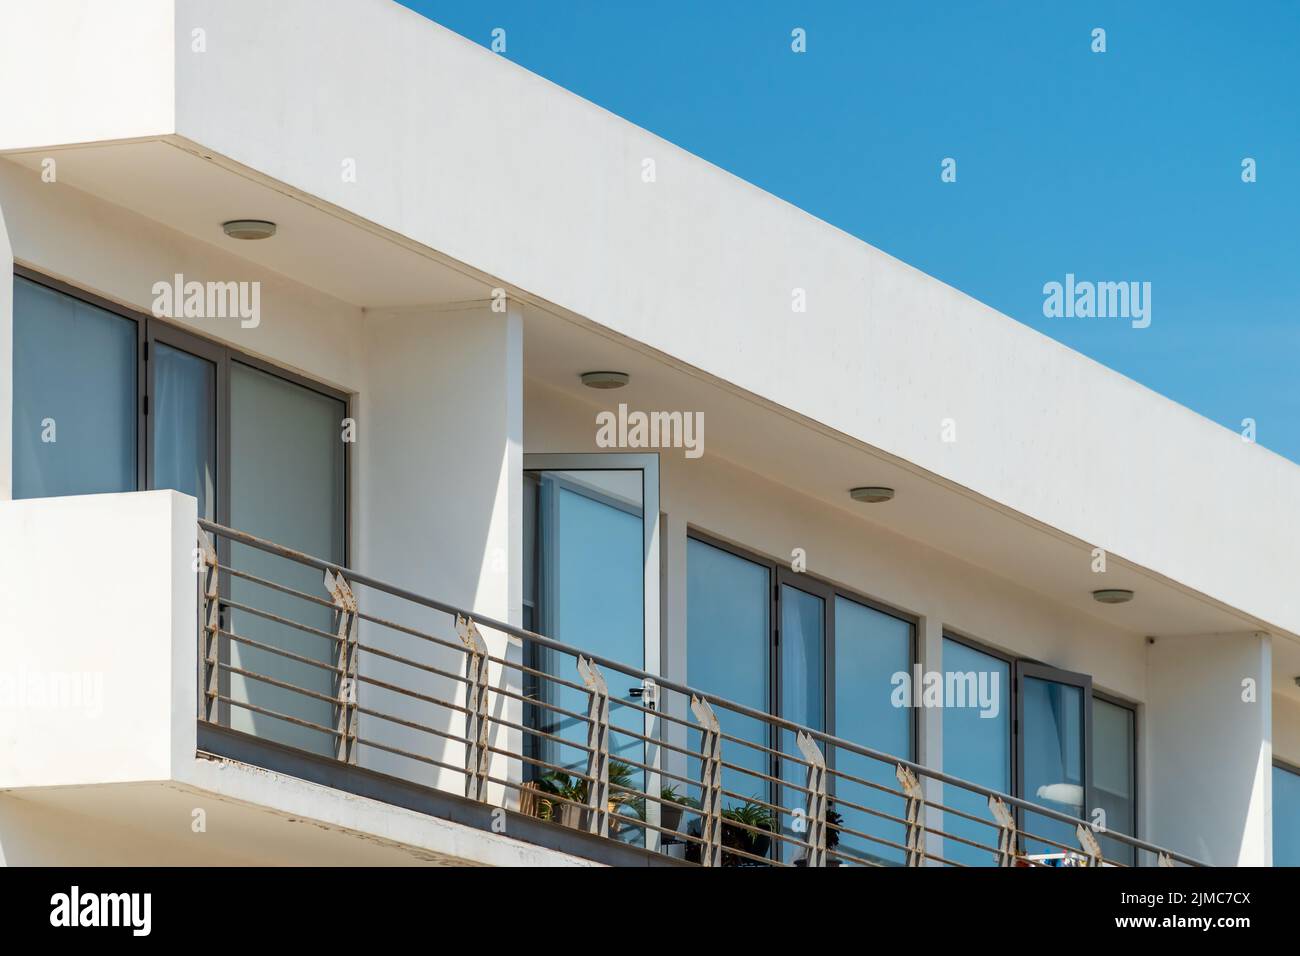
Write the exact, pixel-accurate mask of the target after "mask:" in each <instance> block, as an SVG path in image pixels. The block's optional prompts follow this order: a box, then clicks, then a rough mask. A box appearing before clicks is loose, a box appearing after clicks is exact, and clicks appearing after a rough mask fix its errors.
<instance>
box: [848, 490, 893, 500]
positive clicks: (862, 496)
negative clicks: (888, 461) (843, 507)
mask: <svg viewBox="0 0 1300 956" xmlns="http://www.w3.org/2000/svg"><path fill="white" fill-rule="evenodd" d="M849 496H850V497H852V498H853V500H854V501H865V502H867V503H869V504H873V505H874V504H879V503H880V502H882V501H889V500H890V499H892V498H893V497H894V489H893V488H881V487H879V486H870V487H864V488H850V489H849Z"/></svg>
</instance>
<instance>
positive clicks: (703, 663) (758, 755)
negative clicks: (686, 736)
mask: <svg viewBox="0 0 1300 956" xmlns="http://www.w3.org/2000/svg"><path fill="white" fill-rule="evenodd" d="M771 594H772V583H771V575H770V573H769V571H768V569H767V568H766V567H764V566H763V565H761V564H756V563H755V562H753V561H747V560H745V559H744V558H741V557H738V556H737V555H734V554H732V553H731V552H729V551H724V550H723V549H721V548H716V547H714V546H713V545H710V544H706V543H704V542H703V541H699V540H697V539H695V538H690V539H688V541H687V545H686V628H687V653H686V658H687V682H688V683H689V684H691V685H692V686H693V687H698V688H699V689H700V690H702V691H705V692H706V693H711V694H716V695H718V696H719V697H725V698H726V699H727V700H731V701H735V702H736V703H738V704H744V705H745V706H746V707H751V708H753V709H754V710H759V711H763V712H764V713H766V712H767V711H768V710H769V706H770V697H769V687H770V683H769V663H768V661H769V657H768V655H769V653H770V649H771V640H772V633H771V617H770V613H769V612H770V607H771ZM718 722H719V723H720V724H721V726H722V730H723V732H724V733H728V734H731V735H732V736H734V737H739V738H740V739H742V740H747V741H751V742H753V743H755V744H759V745H761V746H764V747H768V746H771V742H770V741H769V739H768V735H767V728H766V725H765V724H764V723H763V722H760V721H757V720H753V719H751V718H749V717H743V716H741V715H739V714H736V713H733V712H731V711H729V710H723V709H719V710H718ZM689 747H690V748H691V750H692V751H694V752H696V753H698V752H699V748H700V735H699V733H698V732H696V731H691V734H690V741H689ZM723 754H724V759H726V760H727V762H728V763H731V764H734V765H736V766H738V767H743V768H745V769H746V770H750V771H755V772H758V773H769V772H770V771H769V766H768V761H767V757H766V755H765V754H764V753H762V752H761V751H758V750H754V749H753V748H751V747H742V746H740V745H738V744H733V743H730V742H727V743H724V745H723ZM699 774H700V763H699V761H698V760H690V761H688V770H687V776H688V777H689V778H690V779H692V780H698V779H699ZM722 785H723V787H724V788H725V789H727V790H730V791H731V792H732V793H737V794H741V795H742V796H743V797H752V798H755V799H758V800H763V801H770V794H771V791H770V789H769V787H768V786H767V784H766V783H765V782H764V781H763V780H761V779H759V778H756V777H753V776H751V775H750V774H748V773H742V772H740V771H736V770H730V769H725V768H724V769H723V771H722ZM690 795H691V796H693V797H696V798H698V797H699V789H698V787H696V788H692V790H691V793H690ZM737 802H738V801H736V800H734V799H730V798H728V799H727V800H725V801H724V806H734V805H735V804H736V803H737Z"/></svg>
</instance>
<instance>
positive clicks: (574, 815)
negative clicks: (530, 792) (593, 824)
mask: <svg viewBox="0 0 1300 956" xmlns="http://www.w3.org/2000/svg"><path fill="white" fill-rule="evenodd" d="M555 821H556V822H557V823H559V824H560V825H561V826H566V827H568V828H569V829H571V830H585V829H587V808H586V807H581V806H578V805H577V804H574V803H560V802H559V801H556V804H555Z"/></svg>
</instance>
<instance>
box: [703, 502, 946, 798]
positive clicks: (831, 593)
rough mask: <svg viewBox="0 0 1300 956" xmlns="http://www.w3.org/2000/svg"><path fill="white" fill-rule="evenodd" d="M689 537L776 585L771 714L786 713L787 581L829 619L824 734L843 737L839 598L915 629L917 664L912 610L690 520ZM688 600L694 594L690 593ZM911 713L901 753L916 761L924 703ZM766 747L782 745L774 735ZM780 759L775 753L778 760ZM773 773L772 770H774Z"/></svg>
mask: <svg viewBox="0 0 1300 956" xmlns="http://www.w3.org/2000/svg"><path fill="white" fill-rule="evenodd" d="M686 537H687V538H688V539H690V538H694V539H695V540H696V541H699V542H700V543H701V544H707V545H709V546H711V547H714V548H717V549H718V550H720V551H725V552H728V553H729V554H732V555H734V556H735V557H737V558H741V559H742V560H745V561H749V562H751V563H752V564H757V565H761V566H763V567H765V568H767V569H768V575H769V576H768V583H769V584H770V585H771V591H770V592H769V594H768V682H767V683H768V688H767V691H768V692H767V713H768V714H770V715H772V716H781V714H780V704H781V689H782V674H781V646H780V643H779V641H780V637H779V635H780V628H781V617H780V615H781V601H780V594H781V588H782V587H783V586H784V585H787V584H788V585H790V586H791V587H793V588H795V589H796V590H800V591H803V592H805V593H807V594H812V595H814V596H816V597H819V598H821V599H822V602H823V606H824V608H825V618H824V620H823V622H822V642H823V647H822V668H823V674H822V725H823V726H824V727H825V728H826V729H825V731H824V733H826V734H827V735H828V736H831V737H834V736H838V733H837V728H836V726H835V633H836V632H835V599H836V598H839V597H842V598H844V599H845V600H848V601H852V602H854V603H855V604H860V605H862V606H863V607H866V608H870V609H871V610H873V611H878V612H880V613H881V614H885V615H888V616H889V617H892V618H895V619H897V620H900V621H902V622H903V623H904V624H906V625H908V628H909V630H910V634H909V638H908V645H909V646H908V658H909V660H908V666H909V667H911V668H914V667H915V666H916V663H917V661H918V660H919V658H918V656H917V655H918V652H919V649H920V648H919V633H920V623H921V619H920V617H919V616H917V615H915V614H910V613H908V612H906V611H902V610H899V609H898V608H895V607H891V606H890V605H888V604H885V603H883V602H881V601H878V600H876V599H875V598H870V597H867V596H866V595H864V594H861V593H859V592H857V591H854V590H853V589H851V588H847V587H844V586H842V585H839V584H836V583H834V582H833V581H829V580H827V579H825V578H822V577H819V576H817V575H815V574H811V573H809V572H807V571H794V570H792V569H791V568H790V567H788V565H787V563H786V562H779V561H776V560H775V559H773V558H769V557H767V556H766V555H764V554H761V553H760V552H757V551H753V550H751V549H749V548H745V547H743V546H741V545H737V544H733V543H732V542H730V541H728V540H727V539H725V538H719V537H717V536H716V535H714V534H712V533H711V532H708V531H704V530H702V529H700V528H699V527H697V526H695V525H693V524H688V525H687V527H686ZM688 600H689V597H688ZM686 640H687V661H688V662H689V654H690V645H689V642H690V634H689V633H688V634H687V635H686ZM690 680H691V675H690V670H689V668H687V669H686V681H687V683H688V684H689V683H690ZM911 710H912V714H911V716H910V719H909V720H908V738H909V739H908V753H907V754H896V755H895V756H900V757H902V758H903V759H904V760H908V761H912V762H915V760H916V753H917V743H918V741H919V739H920V726H919V719H920V715H919V713H918V710H919V708H915V707H913V708H911ZM768 735H769V738H770V737H771V727H770V725H769V729H768ZM767 746H769V747H772V748H773V749H778V748H777V747H776V745H775V744H774V743H772V741H771V740H769V741H768V744H767ZM834 758H835V754H834V753H833V752H832V753H829V754H827V755H826V763H827V766H829V767H831V768H832V769H833V768H834ZM775 759H776V758H773V760H775ZM769 772H771V771H769ZM772 776H779V774H778V773H772Z"/></svg>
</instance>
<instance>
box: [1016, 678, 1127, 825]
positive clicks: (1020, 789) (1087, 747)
mask: <svg viewBox="0 0 1300 956" xmlns="http://www.w3.org/2000/svg"><path fill="white" fill-rule="evenodd" d="M1031 677H1032V678H1035V679H1037V680H1042V681H1049V682H1052V683H1057V684H1066V685H1069V686H1072V687H1077V688H1079V691H1080V697H1081V704H1082V706H1083V714H1082V721H1083V726H1082V728H1081V731H1082V734H1083V740H1082V741H1081V742H1080V745H1081V747H1082V748H1083V749H1082V753H1081V754H1080V758H1081V760H1082V771H1083V814H1082V817H1081V819H1083V820H1084V821H1086V822H1088V823H1089V824H1091V822H1092V820H1091V816H1090V814H1091V813H1092V808H1093V803H1094V795H1093V789H1092V694H1093V690H1092V675H1091V674H1080V673H1077V672H1075V671H1067V670H1062V669H1061V668H1059V667H1052V666H1051V665H1050V664H1042V663H1039V662H1038V661H1030V660H1017V661H1015V664H1014V677H1013V682H1014V685H1015V687H1014V700H1013V702H1012V707H1013V708H1014V709H1015V715H1016V717H1015V723H1014V724H1012V728H1011V734H1012V738H1013V740H1014V744H1015V746H1014V750H1015V757H1014V761H1013V765H1012V780H1013V782H1014V787H1015V789H1014V790H1012V793H1014V794H1015V795H1016V796H1017V797H1019V798H1020V799H1022V800H1025V801H1027V802H1030V803H1034V802H1036V800H1035V798H1033V797H1031V796H1029V794H1027V793H1026V792H1025V737H1026V734H1025V693H1024V682H1025V679H1026V678H1031ZM1134 806H1135V810H1136V803H1135V804H1134ZM1026 812H1032V811H1026V810H1024V809H1023V808H1021V807H1017V808H1016V829H1017V831H1018V832H1019V839H1020V844H1021V850H1022V851H1023V850H1024V849H1025V846H1026V843H1027V841H1029V840H1032V839H1033V838H1032V836H1031V835H1027V834H1026V833H1025V814H1026ZM1135 817H1136V812H1135Z"/></svg>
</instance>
